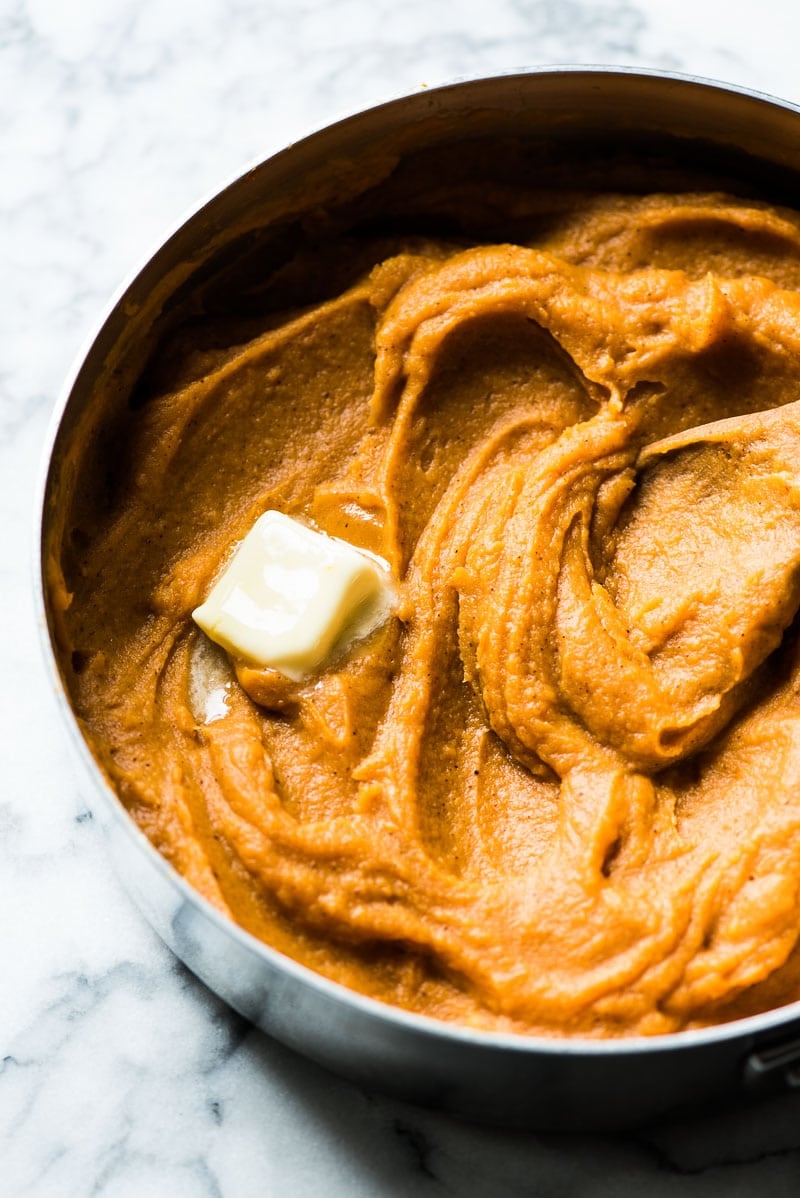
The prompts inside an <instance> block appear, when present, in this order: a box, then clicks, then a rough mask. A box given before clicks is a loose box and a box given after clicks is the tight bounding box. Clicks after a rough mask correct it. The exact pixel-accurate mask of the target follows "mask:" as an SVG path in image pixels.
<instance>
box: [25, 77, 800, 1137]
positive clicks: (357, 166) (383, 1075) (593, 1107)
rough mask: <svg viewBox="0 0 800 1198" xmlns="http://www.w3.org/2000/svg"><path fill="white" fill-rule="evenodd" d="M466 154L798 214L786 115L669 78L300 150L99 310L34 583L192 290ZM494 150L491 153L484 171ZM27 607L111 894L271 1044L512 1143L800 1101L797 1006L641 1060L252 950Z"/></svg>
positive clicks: (475, 90) (174, 240)
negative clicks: (160, 827) (103, 746)
mask: <svg viewBox="0 0 800 1198" xmlns="http://www.w3.org/2000/svg"><path fill="white" fill-rule="evenodd" d="M464 139H473V141H474V142H475V144H478V143H480V144H481V145H483V146H485V148H486V157H485V164H484V166H483V167H482V169H483V170H484V171H485V172H486V173H487V175H490V174H491V173H492V172H493V171H495V170H499V169H505V168H503V167H502V164H500V165H498V164H499V163H500V159H502V160H503V161H504V162H505V163H506V164H507V162H508V159H509V156H511V157H512V158H513V156H514V154H515V153H517V152H518V153H519V154H521V155H523V156H524V157H526V161H527V164H528V165H527V170H528V178H529V180H532V181H533V183H534V184H535V182H536V179H537V171H538V170H539V167H540V168H541V178H542V180H543V181H548V180H550V181H552V180H553V179H555V180H556V181H557V179H558V177H559V171H561V170H562V168H563V167H564V165H565V164H569V169H570V170H571V171H573V172H574V170H575V169H576V164H578V166H580V165H581V164H585V167H586V170H587V171H589V172H590V173H591V172H594V175H595V177H597V176H598V175H599V174H602V171H603V170H604V169H605V167H604V164H610V163H611V162H612V159H613V161H615V162H619V161H620V160H621V159H627V162H628V166H629V167H632V169H634V171H635V170H638V171H639V172H640V173H642V174H643V176H646V177H647V178H648V179H650V185H649V187H648V189H649V190H653V189H655V188H656V187H657V186H659V183H658V179H659V176H660V175H663V177H664V178H665V179H666V180H667V182H666V184H665V186H668V175H669V171H670V169H671V167H670V166H669V163H670V162H677V163H678V164H679V165H680V166H681V167H683V168H689V169H690V170H692V171H693V172H696V174H697V176H698V178H704V177H709V178H711V177H712V176H713V177H714V178H715V179H716V178H721V179H723V180H725V181H727V182H728V186H729V187H732V188H736V189H738V190H740V191H741V190H742V189H744V190H749V191H750V192H751V193H755V194H759V195H762V196H765V197H767V198H770V199H773V200H777V201H780V202H785V203H790V204H794V206H796V207H800V109H798V108H796V107H794V106H792V105H789V104H785V103H781V102H779V101H776V100H772V99H769V98H767V97H765V96H761V95H756V94H754V93H751V92H744V91H742V90H738V89H734V88H729V87H724V86H720V85H717V84H712V83H708V82H705V81H701V80H695V79H689V78H680V77H675V76H671V75H665V74H656V73H649V72H638V71H620V70H614V71H611V70H605V69H599V68H598V69H587V68H574V69H569V68H559V69H557V70H549V69H546V70H532V71H528V72H523V73H520V74H511V75H501V76H496V77H491V78H483V79H476V80H469V81H465V82H460V83H455V84H452V85H450V86H447V87H442V88H438V89H436V90H426V91H422V92H419V93H417V94H415V95H412V96H408V97H406V98H404V99H400V100H396V101H393V102H391V103H388V104H384V105H381V106H380V107H377V108H373V109H370V110H368V111H366V112H362V113H359V114H357V115H355V116H352V117H349V118H348V119H346V120H343V121H340V122H339V123H338V124H335V125H333V126H331V127H330V128H327V129H323V130H322V131H321V132H317V133H314V134H313V135H312V136H310V137H307V138H305V139H304V140H302V141H300V142H297V143H296V144H294V145H292V146H290V147H289V148H287V149H285V150H283V151H281V152H280V153H278V154H276V155H274V156H273V157H271V158H270V159H268V160H267V161H266V162H263V163H261V164H260V165H258V166H256V167H254V168H253V169H251V170H249V171H247V172H246V173H245V174H243V175H242V176H241V177H240V178H238V179H237V180H236V181H235V182H234V183H232V184H231V185H230V186H228V187H226V188H225V189H224V190H223V191H221V192H220V193H219V194H218V195H216V196H215V197H214V198H213V199H211V200H210V201H209V202H208V203H206V204H205V205H204V206H203V207H201V208H200V209H199V210H198V211H197V212H196V213H194V215H192V216H191V217H190V218H189V219H188V220H187V221H186V222H185V223H184V224H182V225H181V226H180V228H179V229H178V230H177V232H175V233H174V234H173V235H172V236H170V237H169V238H168V239H167V240H166V241H165V242H164V243H163V244H162V245H161V246H160V248H159V249H158V250H157V251H156V252H155V254H154V255H153V256H152V257H151V258H150V259H149V260H148V261H147V262H146V264H145V265H144V267H143V268H142V269H141V270H140V271H139V272H138V273H136V274H135V275H134V276H133V278H132V280H131V281H130V282H129V283H128V284H127V285H126V286H125V287H124V289H123V290H122V291H121V292H120V293H119V294H118V295H117V297H116V299H115V300H114V301H113V303H112V305H111V307H110V309H109V311H108V312H107V314H106V315H105V317H104V319H103V321H102V323H101V324H100V327H99V330H98V332H97V334H96V336H95V337H94V339H93V341H92V343H91V345H90V347H89V349H88V351H87V352H86V353H85V354H84V355H83V356H82V358H81V360H80V361H79V362H78V364H77V366H76V368H75V370H74V372H73V374H72V376H71V377H70V379H69V381H68V383H67V385H66V387H65V389H64V393H63V396H62V398H61V400H60V402H59V404H58V406H57V410H56V412H55V416H54V421H53V425H52V432H51V436H50V442H49V445H48V452H47V459H46V467H45V470H44V474H43V481H42V488H41V528H40V537H41V546H42V551H43V552H42V561H43V565H44V549H45V546H46V545H47V544H48V542H49V538H51V537H56V538H58V536H59V529H60V519H61V516H60V513H62V512H63V510H64V508H65V505H69V504H72V503H73V502H76V501H78V502H81V503H83V502H91V495H92V485H93V483H92V477H91V474H92V466H91V462H88V463H87V462H84V463H82V465H81V469H80V470H76V469H75V466H74V463H75V460H76V459H75V456H74V455H73V454H71V453H70V452H69V451H70V449H71V447H74V445H75V444H77V443H79V440H80V437H81V430H82V427H83V424H84V421H85V418H86V413H87V411H88V409H89V405H90V404H91V403H92V402H94V398H93V397H94V396H96V394H97V393H98V391H102V392H103V393H104V394H105V395H106V396H110V397H111V399H110V400H109V401H108V402H109V403H110V405H111V406H110V408H109V411H108V412H107V413H106V414H104V419H105V418H107V419H108V421H109V422H111V423H113V416H114V413H113V405H114V404H115V403H118V404H126V403H127V402H128V398H129V394H130V391H131V388H132V386H133V383H134V380H135V378H136V376H137V372H138V371H139V370H140V369H141V366H142V364H143V363H144V361H145V360H146V357H147V353H148V351H149V348H150V346H151V345H152V340H153V330H154V329H156V330H157V329H159V328H163V327H164V325H165V322H166V323H168V322H169V320H170V317H171V313H173V312H174V311H177V310H178V309H179V308H180V307H181V304H183V303H185V302H186V297H187V296H188V295H189V294H190V292H191V289H192V288H193V287H194V286H196V285H197V284H198V282H199V281H202V280H206V279H208V278H209V277H212V276H213V274H214V272H215V271H217V272H219V271H222V272H224V271H225V270H226V269H228V268H229V267H230V268H234V267H235V268H236V269H240V268H241V264H242V263H243V262H246V261H247V260H248V258H252V259H253V260H254V261H255V262H257V263H259V264H261V265H262V266H263V265H264V264H266V265H269V264H270V263H271V262H274V261H276V260H278V259H279V257H280V254H281V247H282V246H283V245H285V244H287V243H290V242H291V241H292V239H293V238H296V237H297V236H301V235H302V233H303V230H304V229H307V228H308V227H309V225H310V224H311V225H313V223H314V220H315V219H317V217H318V216H319V214H320V213H324V214H325V220H326V221H327V225H328V227H329V228H332V229H333V230H334V231H335V228H336V221H337V215H336V214H337V212H338V211H340V210H343V206H344V207H347V205H349V206H350V210H352V208H353V206H354V205H355V206H356V207H357V206H358V204H359V203H360V202H361V200H362V198H363V197H364V196H365V195H366V194H369V195H370V196H371V197H372V199H371V200H370V203H371V204H372V205H373V207H374V205H375V204H377V205H378V207H379V209H380V205H381V204H383V205H384V207H385V210H386V211H387V212H388V211H391V212H392V213H393V217H394V218H397V216H398V213H400V214H401V215H402V206H403V203H404V202H405V201H407V199H408V194H407V193H406V195H405V200H404V193H403V188H402V183H400V184H397V183H396V180H397V178H398V172H397V170H396V167H397V164H398V163H401V164H402V162H403V161H404V160H405V159H406V158H407V157H408V156H413V155H420V154H422V155H425V154H427V155H428V156H429V158H430V161H431V163H432V164H433V165H436V164H437V163H441V164H445V165H444V166H443V167H442V169H449V168H447V165H446V164H447V163H448V162H453V161H454V158H453V147H454V146H457V145H459V144H460V143H463V141H464ZM499 146H503V147H505V148H504V150H503V152H502V154H500V155H499V157H498V154H497V153H496V151H497V147H499ZM448 155H449V157H448ZM478 159H479V160H480V155H478ZM537 164H538V165H537ZM609 169H610V166H609ZM400 177H402V170H401V171H400ZM393 180H394V181H395V183H393V182H392V181H393ZM393 188H394V190H393ZM376 197H377V198H376ZM417 217H419V212H418V213H417ZM237 264H238V265H237ZM37 602H38V605H39V611H40V614H41V622H42V626H43V628H45V629H47V630H48V632H47V633H46V635H45V641H46V655H47V661H48V667H49V670H50V672H51V674H52V676H53V678H54V680H55V682H56V686H57V688H58V691H59V696H60V705H61V709H62V711H63V714H64V718H65V720H66V723H67V726H68V727H69V729H70V732H71V736H72V740H73V741H74V743H75V746H76V748H77V751H78V756H79V758H80V760H81V761H82V763H83V765H84V767H85V768H86V771H87V774H88V777H89V780H90V784H91V792H92V794H93V795H94V796H95V803H94V811H95V813H96V815H97V816H98V818H100V819H101V821H102V822H103V824H104V825H105V827H106V828H107V831H108V834H109V837H110V845H111V849H112V852H113V856H114V859H115V862H116V865H117V867H118V869H119V872H120V875H121V876H122V878H123V880H124V882H125V884H126V886H127V888H128V889H129V891H130V893H131V895H132V897H133V899H134V901H135V902H136V903H137V904H138V906H139V907H140V909H141V910H142V912H143V913H144V914H145V916H146V917H147V918H148V919H149V921H150V922H151V923H152V925H153V927H154V928H155V929H156V930H157V931H158V932H159V934H160V935H161V936H162V937H163V938H164V940H165V941H166V942H167V944H169V945H170V947H171V948H172V949H173V950H174V952H175V953H176V954H177V955H178V956H179V957H180V958H181V960H182V961H184V962H185V963H186V965H188V966H189V968H190V969H191V970H192V971H193V972H194V973H195V974H196V975H197V976H198V977H200V978H201V979H202V980H203V981H204V982H205V983H206V984H207V985H208V986H210V987H211V989H212V990H214V991H215V992H216V993H217V994H219V995H220V996H221V997H222V998H224V999H225V1000H226V1001H227V1002H228V1003H230V1005H231V1006H232V1007H234V1008H235V1009H236V1010H237V1011H239V1012H240V1013H241V1014H243V1015H245V1016H246V1017H248V1018H249V1019H251V1020H253V1021H254V1022H255V1023H256V1024H257V1025H258V1026H259V1027H261V1028H262V1029H263V1030H264V1031H265V1032H268V1033H269V1034H270V1035H273V1036H276V1037H277V1038H278V1039H279V1040H282V1041H283V1042H284V1043H285V1044H287V1045H290V1046H291V1047H292V1048H296V1049H297V1050H298V1051H300V1052H302V1053H304V1054H306V1055H307V1056H309V1057H311V1058H313V1059H314V1060H316V1061H319V1062H321V1063H322V1064H324V1065H326V1066H328V1067H330V1068H331V1069H333V1070H335V1071H336V1072H339V1073H341V1074H343V1075H345V1076H347V1077H349V1078H351V1079H353V1080H355V1081H357V1082H359V1083H361V1084H363V1085H366V1086H369V1087H374V1088H375V1089H378V1090H382V1091H386V1092H390V1093H392V1094H394V1095H397V1096H400V1097H403V1098H406V1099H410V1100H412V1101H416V1102H419V1103H423V1104H425V1105H428V1106H431V1107H434V1108H437V1109H440V1110H444V1111H447V1112H451V1113H455V1114H460V1115H464V1116H467V1117H472V1118H476V1119H481V1120H486V1121H491V1122H496V1123H505V1124H508V1125H516V1126H538V1127H564V1128H566V1127H571V1128H577V1127H584V1128H588V1127H593V1128H611V1127H621V1126H624V1125H630V1124H633V1123H635V1122H641V1121H644V1120H647V1119H649V1118H651V1117H654V1116H656V1115H658V1114H662V1113H664V1112H666V1111H668V1110H674V1109H676V1108H679V1107H683V1106H686V1105H687V1104H693V1103H699V1102H701V1101H704V1100H713V1099H716V1098H719V1097H722V1096H728V1097H730V1096H732V1095H738V1094H742V1093H746V1092H754V1091H758V1090H760V1089H767V1088H775V1087H778V1088H780V1087H784V1086H790V1087H791V1086H800V1002H797V1003H793V1004H791V1005H790V1006H787V1007H784V1008H781V1009H778V1010H773V1011H769V1012H767V1013H766V1014H762V1015H759V1016H755V1017H751V1018H747V1019H742V1020H739V1021H738V1022H733V1023H728V1024H724V1025H721V1026H718V1027H712V1028H709V1029H706V1030H703V1031H691V1032H683V1033H679V1034H675V1035H670V1036H665V1037H660V1038H652V1039H647V1038H633V1039H623V1040H610V1041H609V1040H606V1041H588V1040H566V1041H565V1040H549V1039H546V1038H542V1037H533V1036H514V1035H501V1034H493V1033H484V1032H477V1031H472V1030H469V1029H467V1028H461V1027H457V1026H452V1025H449V1024H444V1023H441V1022H437V1021H435V1020H431V1019H426V1018H423V1017H419V1016H415V1015H411V1014H407V1013H405V1012H403V1011H400V1010H396V1009H393V1008H390V1007H387V1006H385V1005H383V1004H381V1003H378V1002H375V1001H372V1000H370V999H367V998H364V997H362V996H361V995H359V994H355V993H352V992H350V991H348V990H346V989H344V988H343V987H341V986H339V985H337V984H335V983H333V982H330V981H327V980H326V979H325V978H323V977H320V976H318V975H316V974H314V973H312V972H311V971H309V970H308V969H306V968H304V967H303V966H300V965H298V964H296V963H295V962H294V961H292V960H289V959H288V958H286V957H284V956H283V955H282V954H280V953H279V952H276V951H274V950H272V949H270V948H269V947H267V946H266V945H264V944H262V943H260V942H259V941H257V940H256V939H254V938H253V937H252V936H250V935H249V934H248V933H246V932H244V931H243V930H241V929H240V928H239V927H237V926H235V925H233V924H232V923H230V922H228V921H227V920H226V919H225V918H224V917H222V916H221V915H220V914H219V913H218V912H217V911H216V910H215V909H214V908H213V907H211V906H210V905H209V904H208V903H207V902H206V901H205V900H204V899H203V898H201V897H200V895H199V894H197V893H196V892H195V891H193V890H192V889H191V888H190V887H189V886H188V885H187V884H186V882H184V880H183V879H182V878H181V877H179V875H178V874H177V873H175V872H174V871H173V870H172V868H171V867H170V866H169V865H168V864H167V863H166V861H164V860H163V859H162V858H161V857H160V856H159V855H158V853H157V852H156V851H155V849H154V848H153V847H152V846H151V845H150V843H149V842H148V841H147V840H146V839H145V837H144V836H143V834H142V833H141V832H140V831H139V830H138V828H137V827H136V826H135V824H134V823H133V821H132V820H131V819H130V818H129V817H128V815H127V814H126V812H125V810H124V809H123V807H122V805H121V803H120V802H119V800H118V798H117V796H116V795H115V794H114V793H113V791H112V790H111V788H110V787H109V785H108V783H107V781H106V780H105V778H104V776H103V774H102V773H101V771H100V770H99V768H98V767H97V765H96V763H95V761H94V758H93V757H92V754H91V751H90V749H89V747H88V745H87V743H86V741H85V740H84V738H83V736H82V734H81V730H80V727H79V725H78V722H77V720H76V718H75V715H74V713H73V712H72V710H71V707H70V701H69V697H68V695H67V694H66V692H65V689H64V686H63V682H62V680H61V677H60V675H59V668H58V663H57V658H56V654H55V651H54V648H53V643H54V640H53V637H54V631H53V630H54V615H55V613H54V612H53V611H52V610H51V607H50V603H49V600H48V593H47V587H46V582H45V574H44V570H43V572H42V575H41V578H40V582H39V593H38V596H37Z"/></svg>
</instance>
